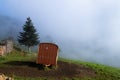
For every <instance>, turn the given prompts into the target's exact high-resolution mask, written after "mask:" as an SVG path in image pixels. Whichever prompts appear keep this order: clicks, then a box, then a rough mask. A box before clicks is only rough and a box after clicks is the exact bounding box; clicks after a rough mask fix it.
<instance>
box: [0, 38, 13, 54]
mask: <svg viewBox="0 0 120 80" xmlns="http://www.w3.org/2000/svg"><path fill="white" fill-rule="evenodd" d="M12 50H13V39H11V38H9V39H6V40H2V41H0V56H3V55H5V54H7V53H10V52H11V51H12Z"/></svg>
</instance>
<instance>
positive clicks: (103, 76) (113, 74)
mask: <svg viewBox="0 0 120 80" xmlns="http://www.w3.org/2000/svg"><path fill="white" fill-rule="evenodd" d="M59 60H61V61H65V62H69V63H74V64H78V65H79V64H81V65H84V66H85V67H88V68H91V69H93V70H95V72H96V74H97V76H96V77H95V78H92V79H89V80H120V68H114V67H110V66H106V65H102V64H96V63H90V62H82V61H78V60H70V59H64V58H59Z"/></svg>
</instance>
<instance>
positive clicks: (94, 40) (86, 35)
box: [0, 0, 120, 66]
mask: <svg viewBox="0 0 120 80" xmlns="http://www.w3.org/2000/svg"><path fill="white" fill-rule="evenodd" d="M0 14H1V15H5V16H10V17H13V18H16V19H19V20H21V21H25V20H26V17H28V16H30V17H31V19H32V20H33V23H34V25H35V27H36V29H37V30H38V32H39V33H40V34H41V35H44V36H47V37H48V38H50V39H51V41H53V42H55V43H56V44H58V45H59V46H60V48H61V49H62V53H61V55H62V56H65V57H70V58H76V59H83V60H87V61H94V62H99V63H103V64H108V65H113V66H120V64H118V63H117V61H118V60H119V59H120V1H119V0H1V1H0ZM16 28H17V27H16ZM108 55H109V56H108Z"/></svg>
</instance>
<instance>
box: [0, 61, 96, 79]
mask: <svg viewBox="0 0 120 80" xmlns="http://www.w3.org/2000/svg"><path fill="white" fill-rule="evenodd" d="M5 65H6V67H2V66H0V73H3V74H7V75H10V74H14V75H16V76H21V77H54V78H60V77H63V76H65V77H86V76H87V77H95V76H96V74H95V72H94V71H93V70H92V69H89V68H85V67H84V66H82V65H76V64H70V63H67V62H61V61H58V68H57V69H56V70H54V69H51V70H46V71H45V70H43V69H42V67H41V66H40V65H38V64H36V63H34V62H27V61H22V62H21V61H13V62H7V63H5Z"/></svg>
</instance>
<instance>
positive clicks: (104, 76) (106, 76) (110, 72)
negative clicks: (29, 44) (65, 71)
mask: <svg viewBox="0 0 120 80" xmlns="http://www.w3.org/2000/svg"><path fill="white" fill-rule="evenodd" d="M31 59H32V60H33V59H34V60H36V56H35V55H34V54H29V55H26V53H24V52H21V51H17V50H13V52H11V53H10V54H7V55H6V56H2V57H0V66H3V67H4V66H7V65H6V64H4V63H5V62H9V61H29V60H31ZM59 60H60V61H63V62H68V63H73V64H77V65H84V66H85V67H88V68H91V69H93V70H94V71H95V73H96V74H97V76H96V77H93V78H88V77H85V78H82V79H79V78H67V77H64V76H63V78H62V80H120V68H114V67H110V66H105V65H101V64H96V63H90V62H82V61H77V60H70V59H64V58H59ZM14 78H15V80H56V79H54V78H51V79H50V78H45V77H42V78H29V77H19V76H16V75H14Z"/></svg>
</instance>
